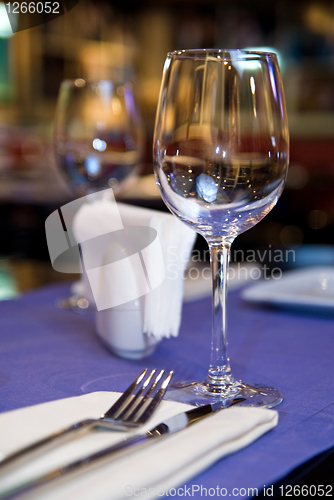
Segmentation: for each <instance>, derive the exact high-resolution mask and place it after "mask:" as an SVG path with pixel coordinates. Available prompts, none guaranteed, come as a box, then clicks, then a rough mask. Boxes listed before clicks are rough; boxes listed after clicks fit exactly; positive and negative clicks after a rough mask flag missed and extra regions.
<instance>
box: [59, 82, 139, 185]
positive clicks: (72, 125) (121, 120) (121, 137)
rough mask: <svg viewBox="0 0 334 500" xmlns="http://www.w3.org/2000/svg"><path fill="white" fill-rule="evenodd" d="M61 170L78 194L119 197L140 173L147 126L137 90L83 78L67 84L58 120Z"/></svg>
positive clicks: (62, 85)
mask: <svg viewBox="0 0 334 500" xmlns="http://www.w3.org/2000/svg"><path fill="white" fill-rule="evenodd" d="M55 153H56V162H57V166H58V168H59V169H60V170H61V172H62V173H63V174H65V176H66V179H67V180H68V183H69V185H70V187H71V189H72V190H73V191H74V192H75V194H78V195H84V194H90V193H92V192H96V191H99V190H101V189H106V188H108V187H111V188H112V189H113V191H114V193H115V194H117V193H119V191H120V189H122V188H123V187H124V183H125V181H127V180H128V179H129V178H130V177H132V176H133V175H134V174H136V173H138V169H139V166H140V163H141V160H142V154H143V127H142V123H141V120H140V114H139V110H138V106H137V104H136V100H135V97H134V92H133V88H132V85H131V84H130V83H126V82H125V83H123V82H114V81H111V80H101V81H97V82H87V81H85V80H83V79H81V78H78V79H76V80H65V81H63V82H62V84H61V87H60V90H59V96H58V103H57V111H56V119H55Z"/></svg>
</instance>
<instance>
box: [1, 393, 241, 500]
mask: <svg viewBox="0 0 334 500" xmlns="http://www.w3.org/2000/svg"><path fill="white" fill-rule="evenodd" d="M242 401H245V398H235V399H230V400H226V401H223V402H222V401H218V402H217V403H213V404H208V405H205V406H198V407H196V408H193V409H191V410H187V411H185V412H182V413H179V414H177V415H174V416H173V417H170V418H168V419H166V420H165V421H164V422H161V423H160V424H158V425H156V426H155V427H153V429H150V430H149V431H147V432H146V433H144V434H135V435H133V436H129V437H127V438H126V439H124V440H123V441H120V442H119V443H116V444H114V445H111V446H108V447H107V448H104V449H102V450H100V451H98V452H95V453H92V454H90V455H87V456H85V457H83V458H80V459H79V460H76V461H74V462H72V463H69V464H68V465H65V466H63V467H59V468H57V469H54V470H51V471H50V472H47V473H43V474H42V475H40V476H36V477H34V478H32V479H29V480H27V481H24V482H22V483H20V484H18V485H16V486H13V487H11V488H9V489H7V490H5V491H2V492H1V491H0V499H1V500H3V499H7V498H10V497H11V496H12V495H15V494H17V493H23V492H26V491H28V490H31V489H33V488H35V487H37V486H41V485H45V484H47V483H49V482H50V481H52V480H53V479H56V478H60V477H64V476H65V475H66V476H67V475H68V474H70V473H73V472H81V471H82V469H83V468H85V467H87V466H88V465H91V464H94V463H96V462H100V461H101V460H102V459H103V458H107V459H108V460H109V459H110V457H111V456H113V455H117V454H118V452H120V451H122V450H126V449H128V448H131V447H132V446H135V445H138V444H141V443H146V442H147V443H148V442H151V440H152V438H157V437H160V436H164V435H168V434H175V433H176V432H179V431H181V430H183V429H185V428H186V427H189V425H192V424H193V423H195V422H198V421H199V420H202V419H203V418H205V417H207V416H209V415H211V414H212V413H214V412H216V411H218V410H223V409H225V408H229V407H230V406H233V405H235V404H238V403H241V402H242ZM100 427H101V428H103V422H101V425H100ZM99 465H100V464H99Z"/></svg>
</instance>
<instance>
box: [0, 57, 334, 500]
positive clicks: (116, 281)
mask: <svg viewBox="0 0 334 500" xmlns="http://www.w3.org/2000/svg"><path fill="white" fill-rule="evenodd" d="M132 90H133V89H132V87H131V86H129V85H128V84H127V83H126V82H117V83H115V82H114V83H113V82H98V83H94V84H91V83H87V82H85V81H84V80H82V79H77V80H75V81H73V82H70V81H66V82H64V83H63V85H62V87H61V90H60V94H59V101H58V108H57V115H56V129H55V130H56V131H55V147H56V157H57V158H58V163H59V166H60V169H61V170H63V172H65V173H66V175H67V177H68V178H69V179H70V185H71V188H72V190H73V193H74V194H75V195H76V196H81V197H79V198H77V199H75V200H73V201H72V202H69V203H67V204H66V205H63V206H62V207H60V208H59V209H58V210H56V211H55V212H53V213H52V214H51V215H50V216H49V217H48V219H47V220H46V238H47V242H48V248H49V253H50V260H51V263H52V265H53V267H54V268H55V269H56V270H58V271H59V272H65V273H66V272H69V273H73V272H79V273H80V274H81V278H80V281H79V282H77V283H75V284H73V283H71V282H68V283H64V284H57V285H50V286H47V287H44V288H41V289H37V290H33V291H30V292H27V293H25V294H24V295H23V296H21V297H19V298H15V299H13V300H9V301H4V302H1V303H0V311H1V317H2V328H1V330H2V333H1V349H0V359H1V365H0V366H1V368H0V396H1V399H0V412H1V413H0V498H3V499H5V498H13V499H15V498H22V499H25V498H27V499H30V498H31V499H34V500H39V499H40V500H43V499H46V500H60V499H62V500H66V499H68V498H80V499H83V500H84V499H87V500H90V499H92V498H94V500H118V499H125V498H129V497H130V498H131V497H140V498H146V499H154V498H160V497H163V498H167V497H169V496H175V497H177V498H178V497H183V496H192V497H195V498H196V497H197V498H200V497H202V496H210V497H213V498H219V497H221V496H233V497H235V498H252V497H256V496H261V495H262V496H271V497H273V496H274V486H275V496H276V495H277V496H284V494H285V493H286V494H289V491H294V490H289V487H291V488H292V489H293V487H294V485H293V484H285V483H284V478H285V477H286V476H287V475H288V474H289V473H291V472H292V471H293V470H294V469H296V468H297V467H300V466H303V464H305V463H307V461H308V460H310V459H312V458H314V457H315V456H317V455H318V454H320V453H323V452H325V451H326V450H329V449H331V448H332V447H333V446H334V424H333V421H334V419H333V417H334V394H333V391H332V389H331V380H332V377H333V367H332V362H331V358H330V356H329V353H330V351H331V349H333V344H334V340H333V317H332V315H331V314H328V311H329V312H330V313H332V302H333V293H332V290H333V284H332V280H333V277H332V274H333V273H332V271H331V269H330V268H326V269H323V268H314V269H313V270H311V271H307V272H306V278H305V270H300V271H293V272H291V275H290V277H289V276H288V274H289V273H287V277H285V275H283V277H281V278H280V279H274V278H272V279H270V280H259V282H257V283H256V284H253V283H252V281H254V280H251V279H247V280H241V281H240V283H239V284H238V286H233V281H234V280H232V279H231V280H229V279H228V276H229V260H230V251H231V245H232V244H233V242H234V240H235V238H236V237H237V236H238V235H239V234H241V233H243V232H244V231H247V230H248V229H250V228H251V227H253V226H254V225H255V224H257V223H259V222H260V221H261V220H262V218H263V217H265V216H266V215H267V214H268V213H269V212H270V210H272V208H273V207H274V206H275V205H276V203H277V202H278V203H279V197H280V194H281V192H282V190H283V187H284V182H285V179H286V175H287V168H288V163H289V132H288V124H287V116H286V109H285V101H284V91H283V86H282V81H281V76H280V70H279V66H278V62H277V57H276V55H275V54H274V53H272V52H261V51H243V50H232V49H231V50H230V49H229V50H225V49H201V50H193V49H191V50H180V51H179V50H177V51H174V52H171V53H169V54H168V55H167V58H166V61H165V65H164V69H163V76H162V83H161V90H160V97H159V101H158V103H157V115H156V122H155V132H154V139H153V161H154V175H155V179H156V183H157V186H158V188H159V192H160V195H161V197H162V199H163V201H164V203H165V204H166V206H167V208H168V209H169V212H171V213H168V212H161V211H158V210H153V209H147V208H142V207H134V206H130V205H128V204H126V203H124V202H123V200H122V198H120V199H121V201H119V199H118V194H119V193H121V191H122V186H124V185H125V184H126V182H127V181H128V180H129V179H131V178H133V177H135V175H137V173H138V171H139V165H140V157H141V154H142V128H141V121H140V115H139V113H138V111H137V108H136V104H135V98H134V94H133V92H132ZM196 233H199V234H200V235H201V236H203V237H204V239H205V240H206V242H207V243H208V247H209V251H210V263H211V280H210V278H208V280H209V281H211V287H208V286H205V288H203V290H202V292H201V290H200V291H199V292H198V293H196V280H193V281H192V282H191V288H192V291H191V293H190V294H189V295H188V296H187V289H186V284H185V280H186V278H187V273H189V269H190V267H191V265H192V261H191V255H192V249H193V247H194V243H195V239H196ZM230 269H233V266H232V267H231V268H230ZM257 269H258V268H257ZM296 273H297V275H298V276H297V277H296ZM312 273H313V274H312ZM209 274H210V273H209ZM189 281H190V280H188V284H189ZM230 281H231V289H230V291H229V293H228V288H229V287H228V285H229V282H230ZM236 281H237V280H236ZM315 282H316V286H315V285H314V283H315ZM305 283H307V285H305ZM198 286H199V287H200V286H202V283H201V284H199V285H198ZM209 288H211V296H209V295H208V290H209ZM73 290H76V293H77V295H75V298H74V297H73ZM78 291H79V293H78ZM275 294H276V295H275ZM293 295H294V296H295V297H296V296H297V297H300V296H301V295H302V298H301V299H298V298H297V299H295V300H294V299H293V297H292V296H293ZM319 295H320V296H321V298H322V302H321V303H320V304H319V300H320V299H319V300H318V301H317V299H316V300H315V301H314V300H313V299H314V296H317V297H318V298H319ZM64 297H69V298H71V297H72V298H73V301H72V303H73V304H74V307H73V308H72V307H71V308H66V307H62V306H60V307H59V304H62V303H63V302H62V301H63V299H64ZM187 297H188V298H187ZM82 299H84V301H85V302H84V304H85V305H84V307H82V308H81V307H80V306H78V304H79V300H82ZM314 303H315V306H314V307H312V304H313V305H314ZM57 304H58V306H57ZM324 304H325V305H324ZM319 305H320V306H322V307H318V306H319ZM277 306H279V307H277ZM300 306H302V307H300ZM324 313H325V314H324ZM227 331H228V334H227ZM108 408H110V410H108ZM104 412H106V413H104ZM115 427H116V429H115ZM64 429H67V430H66V432H62V430H64ZM83 430H88V431H89V432H87V433H82V431H83ZM50 435H51V436H53V437H52V439H51V441H52V443H51V444H53V447H52V449H50V450H48V449H46V448H47V446H46V444H47V445H49V444H50V443H49V439H48V436H50ZM64 436H65V437H66V439H67V437H69V438H70V439H69V442H68V443H67V442H66V443H65V441H64V442H63V438H64ZM46 441H47V443H46ZM55 443H56V444H55ZM25 447H28V448H29V447H30V448H29V450H27V453H26V454H27V456H28V455H29V456H30V453H31V459H30V458H27V459H26V460H24V461H22V465H21V462H20V461H21V458H26V457H21V455H23V453H21V452H20V450H23V449H24V448H25ZM44 448H45V449H44ZM26 454H24V455H26ZM23 462H24V463H23ZM302 479H305V481H306V479H307V478H305V477H304V476H302ZM330 483H331V481H330V478H328V484H327V485H323V488H324V492H325V493H324V495H325V496H332V495H333V491H332V489H331V488H332V487H331V484H330ZM313 486H314V488H315V490H314V488H313V490H314V491H316V492H317V493H318V494H321V491H322V490H321V491H320V490H319V485H313ZM305 488H306V489H305ZM305 488H304V491H306V490H307V492H310V494H311V495H312V492H313V490H311V489H309V488H310V487H309V485H308V484H307V482H305ZM296 491H297V490H296Z"/></svg>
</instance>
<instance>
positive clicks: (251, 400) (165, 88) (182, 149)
mask: <svg viewBox="0 0 334 500" xmlns="http://www.w3.org/2000/svg"><path fill="white" fill-rule="evenodd" d="M288 159H289V134H288V125H287V119H286V109H285V101H284V94H283V88H282V80H281V76H280V71H279V67H278V63H277V57H276V55H275V54H274V53H265V52H254V51H242V50H223V49H213V50H209V49H203V50H181V51H175V52H172V53H169V54H168V55H167V59H166V62H165V66H164V71H163V78H162V84H161V90H160V97H159V102H158V108H157V116H156V124H155V135H154V164H155V167H154V168H155V175H156V180H157V184H158V186H159V189H160V192H161V196H162V198H163V200H164V202H165V204H166V205H167V207H168V208H169V210H170V211H171V212H172V213H173V214H174V215H175V216H176V217H178V218H179V219H180V220H182V221H183V222H185V223H186V224H188V225H190V226H191V227H192V228H193V229H194V230H196V231H197V232H198V233H200V234H201V235H202V236H203V237H204V238H205V239H206V241H207V243H208V245H209V249H210V261H211V269H212V280H213V313H212V318H213V329H212V341H211V363H210V367H209V372H208V375H207V377H206V379H205V380H204V381H203V382H192V383H187V382H185V383H184V384H182V383H180V384H178V388H177V389H174V390H173V391H172V392H170V394H169V398H170V399H174V400H178V401H183V402H187V403H190V404H195V405H202V404H207V403H208V402H215V401H219V399H220V400H222V402H226V401H228V400H229V399H231V398H235V397H236V396H238V397H241V398H245V403H244V404H247V405H251V406H253V405H254V406H264V407H273V406H275V405H277V404H278V403H280V402H281V401H282V394H281V393H280V392H279V391H278V390H276V389H274V388H269V387H264V386H261V385H253V386H250V385H248V384H245V383H243V382H240V381H237V380H235V379H234V378H233V376H232V373H231V368H230V361H229V357H228V352H227V321H226V297H227V276H228V265H229V254H230V248H231V244H232V242H233V240H234V239H235V237H236V236H237V235H238V234H240V233H242V232H244V231H246V230H247V229H250V228H251V227H252V226H254V225H255V224H257V223H258V222H259V221H260V220H261V219H263V217H265V215H266V214H267V213H268V212H269V211H270V210H271V209H272V208H273V207H274V205H275V204H276V202H277V200H278V198H279V196H280V194H281V192H282V189H283V186H284V182H285V178H286V174H287V165H288Z"/></svg>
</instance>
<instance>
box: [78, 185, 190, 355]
mask: <svg viewBox="0 0 334 500" xmlns="http://www.w3.org/2000/svg"><path fill="white" fill-rule="evenodd" d="M107 191H108V198H106V197H102V199H98V200H97V199H96V196H94V197H93V198H92V200H91V202H90V200H89V196H87V197H86V198H87V202H88V203H85V204H83V205H82V206H81V208H80V209H79V211H78V213H77V214H76V215H75V217H74V221H73V233H74V235H75V237H76V240H77V242H78V243H80V245H81V251H82V257H83V264H84V265H83V268H84V275H83V279H82V283H83V286H84V295H85V297H86V298H87V299H88V300H89V302H90V303H94V302H95V305H96V308H97V312H96V331H97V334H98V336H99V337H100V339H101V340H102V342H103V343H104V344H105V345H106V346H107V347H108V348H109V349H110V350H111V351H112V352H114V353H115V354H116V355H118V356H120V357H123V358H128V359H141V358H143V357H145V356H148V355H150V354H151V353H152V352H153V351H154V350H155V348H156V346H157V345H158V344H159V342H160V341H161V339H162V338H164V337H171V336H174V337H175V336H177V335H178V331H179V326H180V322H181V309H182V301H183V275H184V271H185V268H186V266H187V262H188V259H189V257H190V255H191V250H192V247H193V244H194V241H195V238H196V233H195V232H194V231H193V230H192V229H190V228H189V227H187V226H186V225H184V224H183V223H182V222H180V221H179V220H178V219H176V217H174V216H172V215H171V214H169V213H164V212H159V211H157V210H149V209H144V208H139V207H135V206H130V205H126V204H123V203H117V204H116V202H115V201H114V200H112V199H110V192H109V190H107ZM115 214H116V217H115ZM98 236H99V237H100V239H99V240H97V237H98ZM96 242H97V243H96ZM171 270H172V272H171Z"/></svg>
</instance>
